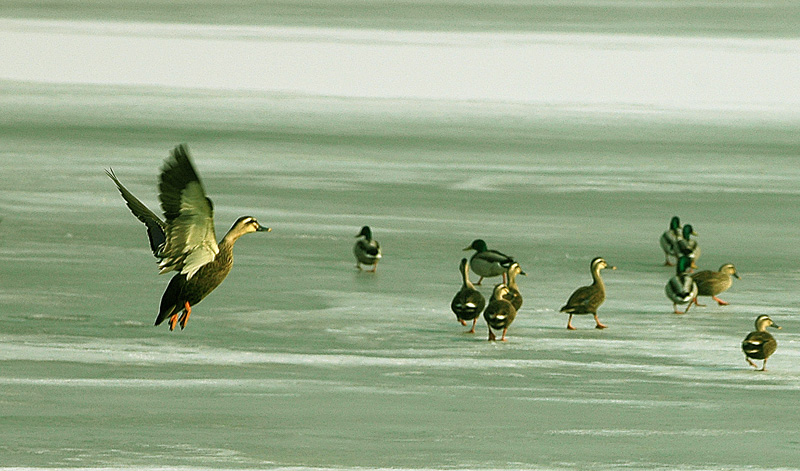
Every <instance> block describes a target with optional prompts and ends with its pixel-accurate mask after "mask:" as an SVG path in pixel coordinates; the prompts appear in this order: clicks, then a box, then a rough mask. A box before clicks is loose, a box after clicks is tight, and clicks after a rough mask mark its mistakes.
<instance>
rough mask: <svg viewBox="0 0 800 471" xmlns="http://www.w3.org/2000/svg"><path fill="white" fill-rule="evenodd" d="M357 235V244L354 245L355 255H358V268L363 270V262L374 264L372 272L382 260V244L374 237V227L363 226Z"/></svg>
mask: <svg viewBox="0 0 800 471" xmlns="http://www.w3.org/2000/svg"><path fill="white" fill-rule="evenodd" d="M356 237H358V238H359V239H358V241H356V245H354V246H353V255H355V256H356V268H358V269H359V270H363V268H361V264H362V263H363V264H364V265H372V270H369V271H370V272H371V273H375V270H377V269H378V262H379V261H380V260H381V256H382V255H381V244H379V243H378V241H377V240H375V239H373V238H372V229H370V228H369V226H364V227H362V228H361V232H359V233H358V234H357V235H356Z"/></svg>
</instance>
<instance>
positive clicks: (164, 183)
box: [158, 144, 219, 279]
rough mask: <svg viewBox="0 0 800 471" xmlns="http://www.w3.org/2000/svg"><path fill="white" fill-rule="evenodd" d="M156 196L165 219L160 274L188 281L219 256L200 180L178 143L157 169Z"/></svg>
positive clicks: (184, 148) (209, 205) (211, 215)
mask: <svg viewBox="0 0 800 471" xmlns="http://www.w3.org/2000/svg"><path fill="white" fill-rule="evenodd" d="M158 190H159V194H158V197H159V199H160V200H161V209H163V210H164V217H165V218H166V231H165V233H166V234H165V235H166V243H165V246H164V249H163V250H162V251H161V254H160V257H161V258H162V260H161V263H159V268H160V269H161V273H166V272H169V271H172V270H178V271H180V272H181V273H182V274H185V275H186V278H187V279H189V278H191V277H192V275H194V274H195V273H196V272H197V270H199V269H200V267H202V266H203V265H205V264H207V263H209V262H211V261H213V260H214V258H215V257H216V256H217V254H218V253H219V247H218V246H217V237H216V234H215V233H214V209H213V205H212V203H211V200H210V199H208V197H207V196H206V192H205V190H204V189H203V184H202V183H201V182H200V177H198V176H197V171H195V169H194V166H193V165H192V162H191V160H190V157H189V148H188V147H187V146H186V145H185V144H181V145H179V146H177V147H175V149H173V150H172V152H170V156H169V158H168V159H167V160H166V162H165V163H164V167H163V168H162V169H161V181H160V183H159V185H158Z"/></svg>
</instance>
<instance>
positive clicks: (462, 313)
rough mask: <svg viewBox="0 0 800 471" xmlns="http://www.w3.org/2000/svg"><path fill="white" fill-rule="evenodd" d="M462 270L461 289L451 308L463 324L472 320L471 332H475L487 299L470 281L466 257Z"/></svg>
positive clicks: (460, 266) (461, 266)
mask: <svg viewBox="0 0 800 471" xmlns="http://www.w3.org/2000/svg"><path fill="white" fill-rule="evenodd" d="M458 269H459V271H460V272H461V278H462V284H461V290H459V292H458V293H456V295H455V296H454V297H453V301H452V302H451V303H450V309H452V310H453V312H454V313H455V315H456V319H458V322H460V323H461V325H464V326H465V325H467V321H469V320H471V321H472V329H471V330H470V331H469V333H470V334H474V333H475V323H477V322H478V316H480V314H481V312H483V308H484V307H485V306H486V299H484V297H483V295H482V294H481V293H480V291H478V290H476V289H475V286H473V285H472V282H471V281H469V262H468V261H467V259H466V258H462V259H461V264H460V265H459V267H458Z"/></svg>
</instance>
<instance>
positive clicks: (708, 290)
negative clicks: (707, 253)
mask: <svg viewBox="0 0 800 471" xmlns="http://www.w3.org/2000/svg"><path fill="white" fill-rule="evenodd" d="M733 277H736V278H737V279H739V280H741V279H742V277H741V276H739V272H737V271H736V267H734V266H733V264H732V263H726V264H725V265H722V266H721V267H719V271H711V270H703V271H699V272H697V273H695V274H693V275H692V278H693V279H694V282H695V283H697V296H711V299H713V300H714V301H716V302H717V304H719V305H720V306H727V305H728V303H727V302H725V301H723V300H721V299H719V298H718V297H717V295H718V294H720V293H722V292H724V291H726V290H727V289H728V288H730V287H731V285H732V284H733ZM694 303H695V304H697V305H698V306H702V304H699V303H698V302H697V297H695V298H694Z"/></svg>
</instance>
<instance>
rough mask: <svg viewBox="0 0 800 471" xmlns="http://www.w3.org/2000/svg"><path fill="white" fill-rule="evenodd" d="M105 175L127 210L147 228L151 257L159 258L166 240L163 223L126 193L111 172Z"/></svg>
mask: <svg viewBox="0 0 800 471" xmlns="http://www.w3.org/2000/svg"><path fill="white" fill-rule="evenodd" d="M106 174H107V175H108V177H109V178H111V180H113V181H114V184H116V185H117V189H118V190H119V193H120V194H121V195H122V198H123V199H124V200H125V204H126V205H127V206H128V209H130V210H131V212H132V213H133V215H134V216H136V218H137V219H139V220H140V221H142V222H143V223H144V225H145V226H147V237H148V238H149V239H150V249H151V250H152V251H153V255H155V256H156V257H160V253H161V251H162V250H163V249H164V244H165V242H166V240H167V239H166V235H165V234H164V230H165V227H166V225H165V224H164V221H162V220H161V218H159V217H158V216H156V215H155V213H153V212H152V211H150V208H148V207H147V206H145V205H144V203H142V202H141V201H139V199H138V198H136V197H135V196H133V193H131V192H130V191H128V189H127V188H125V186H124V185H123V184H122V183H121V182H120V181H119V179H117V176H116V175H114V171H113V170H111V169H109V170H106Z"/></svg>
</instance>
